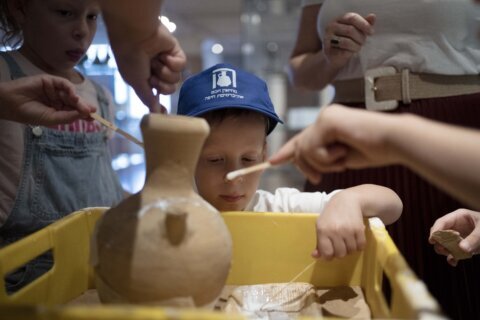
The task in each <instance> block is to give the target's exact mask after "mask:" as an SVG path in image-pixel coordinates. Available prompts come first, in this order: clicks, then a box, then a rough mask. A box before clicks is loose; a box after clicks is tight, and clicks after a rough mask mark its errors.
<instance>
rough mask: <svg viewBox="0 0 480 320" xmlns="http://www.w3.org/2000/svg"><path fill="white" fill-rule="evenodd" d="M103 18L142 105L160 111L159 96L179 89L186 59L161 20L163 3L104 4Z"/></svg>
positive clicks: (114, 0) (112, 0)
mask: <svg viewBox="0 0 480 320" xmlns="http://www.w3.org/2000/svg"><path fill="white" fill-rule="evenodd" d="M101 3H102V14H103V17H104V19H105V23H106V26H107V30H108V36H109V39H110V44H111V46H112V50H113V53H114V55H115V60H116V62H117V65H118V69H119V71H120V73H121V75H122V77H123V78H124V80H125V81H126V82H127V83H128V84H129V85H131V86H132V87H133V89H134V90H135V92H136V93H137V95H138V96H139V98H140V99H141V100H142V102H143V103H144V104H145V105H146V106H148V107H149V109H150V110H151V111H153V112H158V111H160V104H159V102H158V97H156V96H155V95H154V93H153V92H152V89H156V90H157V91H158V93H162V94H170V93H173V92H174V91H175V89H176V84H177V83H178V82H179V81H180V79H181V71H182V70H183V68H184V67H185V64H186V57H185V53H184V52H183V50H182V48H181V47H180V45H179V43H178V41H177V39H176V38H175V37H173V36H172V35H171V34H170V32H169V31H168V30H167V29H166V28H165V26H163V25H162V24H161V22H160V21H159V20H158V16H159V15H160V11H161V10H160V9H161V6H162V1H161V0H142V1H131V0H103V1H102V2H101Z"/></svg>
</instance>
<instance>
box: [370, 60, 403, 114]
mask: <svg viewBox="0 0 480 320" xmlns="http://www.w3.org/2000/svg"><path fill="white" fill-rule="evenodd" d="M396 73H397V70H396V69H395V68H394V67H379V68H375V69H369V70H367V71H366V72H365V77H364V80H365V106H366V108H367V109H368V110H372V111H389V110H394V109H396V108H397V107H398V101H397V100H385V101H377V100H376V99H375V91H377V87H376V86H375V80H376V79H377V78H379V77H384V76H392V75H394V74H396Z"/></svg>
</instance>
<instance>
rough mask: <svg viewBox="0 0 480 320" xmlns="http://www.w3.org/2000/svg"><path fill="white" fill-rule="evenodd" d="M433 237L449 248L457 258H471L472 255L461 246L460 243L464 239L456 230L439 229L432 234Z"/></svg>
mask: <svg viewBox="0 0 480 320" xmlns="http://www.w3.org/2000/svg"><path fill="white" fill-rule="evenodd" d="M432 238H433V239H434V240H435V241H437V242H438V243H439V244H441V245H442V246H443V247H445V249H447V250H448V251H449V252H450V253H451V254H452V256H453V257H454V258H455V260H463V259H469V258H471V257H472V255H471V254H470V253H468V252H465V251H463V250H462V248H460V246H459V243H460V241H462V240H463V238H462V237H461V236H460V234H459V233H458V232H457V231H454V230H438V231H435V232H434V233H433V234H432Z"/></svg>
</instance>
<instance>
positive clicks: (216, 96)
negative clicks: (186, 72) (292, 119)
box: [177, 63, 283, 134]
mask: <svg viewBox="0 0 480 320" xmlns="http://www.w3.org/2000/svg"><path fill="white" fill-rule="evenodd" d="M225 108H242V109H249V110H253V111H257V112H260V113H262V114H264V115H266V116H267V117H268V118H269V127H268V129H267V134H269V133H270V132H272V130H273V129H274V128H275V126H276V125H277V123H278V122H280V123H283V122H282V120H280V118H279V117H278V115H277V114H276V113H275V108H274V107H273V104H272V101H271V100H270V96H269V94H268V88H267V84H266V83H265V81H263V80H262V79H260V78H258V77H257V76H255V75H253V74H251V73H248V72H246V71H243V70H241V69H239V68H236V67H234V66H232V65H230V64H226V63H221V64H217V65H215V66H213V67H211V68H209V69H207V70H204V71H202V72H200V73H199V74H197V75H194V76H192V77H190V78H188V79H187V80H185V82H184V83H183V85H182V88H181V89H180V96H179V99H178V111H177V114H179V115H185V116H199V115H201V114H204V113H206V112H209V111H213V110H219V109H225Z"/></svg>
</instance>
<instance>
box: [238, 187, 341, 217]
mask: <svg viewBox="0 0 480 320" xmlns="http://www.w3.org/2000/svg"><path fill="white" fill-rule="evenodd" d="M340 191H341V190H335V191H333V192H330V193H328V194H327V193H326V192H300V191H299V190H297V189H294V188H278V189H277V190H275V193H274V194H273V193H270V192H267V191H264V190H257V192H255V195H254V196H253V198H252V200H251V201H250V203H249V204H248V205H247V207H246V208H245V211H253V212H297V213H321V212H322V211H323V209H324V208H325V205H326V204H327V203H328V201H330V199H331V198H332V197H333V196H334V195H335V194H336V193H337V192H340Z"/></svg>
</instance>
